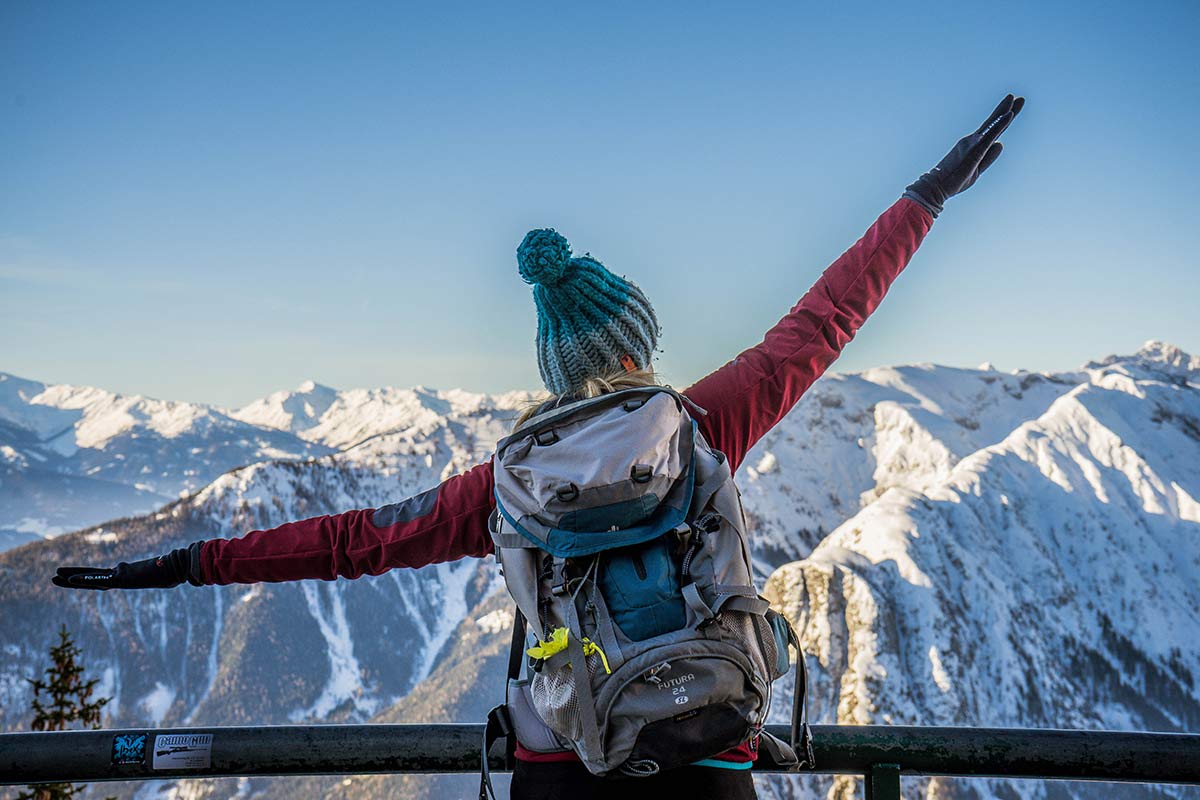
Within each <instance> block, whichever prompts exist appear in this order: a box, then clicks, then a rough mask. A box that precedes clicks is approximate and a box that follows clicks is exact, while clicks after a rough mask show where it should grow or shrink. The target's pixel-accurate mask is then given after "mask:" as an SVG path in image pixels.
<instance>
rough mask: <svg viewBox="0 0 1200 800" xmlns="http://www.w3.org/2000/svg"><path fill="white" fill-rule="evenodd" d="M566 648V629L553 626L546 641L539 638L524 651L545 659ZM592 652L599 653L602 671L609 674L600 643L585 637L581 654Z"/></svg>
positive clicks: (606, 659) (586, 654)
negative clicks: (602, 665)
mask: <svg viewBox="0 0 1200 800" xmlns="http://www.w3.org/2000/svg"><path fill="white" fill-rule="evenodd" d="M566 649H567V629H566V628H555V629H554V630H553V631H551V632H550V638H549V639H548V640H547V641H544V642H543V641H541V640H539V641H538V643H537V644H536V645H534V646H533V647H531V648H529V649H528V650H526V651H525V652H526V653H528V654H529V655H530V656H531V657H532V658H537V659H547V658H549V657H550V656H552V655H555V654H557V653H561V652H562V651H563V650H566ZM592 653H598V654H599V655H600V661H601V663H602V664H604V671H605V672H606V673H608V674H609V675H611V674H612V670H611V669H609V668H608V657H607V656H605V655H604V651H603V650H601V649H600V645H598V644H596V643H595V642H593V641H592V640H591V639H588V638H586V637H585V638H584V640H583V654H584V655H585V656H590V655H591V654H592Z"/></svg>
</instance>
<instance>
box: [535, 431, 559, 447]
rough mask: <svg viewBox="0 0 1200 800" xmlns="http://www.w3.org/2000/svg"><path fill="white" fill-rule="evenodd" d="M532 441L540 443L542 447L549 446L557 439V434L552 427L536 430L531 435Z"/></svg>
mask: <svg viewBox="0 0 1200 800" xmlns="http://www.w3.org/2000/svg"><path fill="white" fill-rule="evenodd" d="M533 441H534V443H535V444H538V445H541V446H542V447H549V446H550V445H552V444H554V443H555V442H557V441H558V434H557V433H555V431H554V429H553V428H551V429H549V430H544V431H538V432H537V433H535V434H534V435H533Z"/></svg>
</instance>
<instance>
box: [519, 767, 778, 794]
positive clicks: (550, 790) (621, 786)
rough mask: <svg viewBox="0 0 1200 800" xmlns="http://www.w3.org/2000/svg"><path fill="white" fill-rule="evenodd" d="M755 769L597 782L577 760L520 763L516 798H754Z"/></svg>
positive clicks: (693, 770) (695, 770) (682, 771)
mask: <svg viewBox="0 0 1200 800" xmlns="http://www.w3.org/2000/svg"><path fill="white" fill-rule="evenodd" d="M757 796H758V795H756V794H755V793H754V779H753V778H751V777H750V770H748V769H745V770H742V769H721V768H719V767H681V768H679V769H674V770H670V771H669V772H661V773H659V774H658V775H652V776H650V777H649V778H597V777H596V776H595V775H593V774H591V773H590V772H588V771H587V769H586V768H585V767H584V766H583V764H581V763H579V762H578V761H553V762H547V763H532V762H529V761H518V762H517V768H516V769H515V770H514V771H513V778H512V790H511V792H510V797H511V798H512V800H601V798H604V800H612V798H614V797H617V798H620V800H643V798H644V800H669V799H670V798H673V797H685V798H688V800H754V798H756V797H757Z"/></svg>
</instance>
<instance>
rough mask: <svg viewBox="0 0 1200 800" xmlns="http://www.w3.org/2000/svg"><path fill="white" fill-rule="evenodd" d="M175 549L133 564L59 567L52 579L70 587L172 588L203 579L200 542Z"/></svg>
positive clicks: (103, 588)
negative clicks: (99, 567)
mask: <svg viewBox="0 0 1200 800" xmlns="http://www.w3.org/2000/svg"><path fill="white" fill-rule="evenodd" d="M202 544H203V542H196V543H194V544H192V545H191V546H190V547H181V548H179V549H178V550H172V551H171V552H169V553H167V554H166V555H165V556H159V557H158V558H147V559H145V560H144V561H134V562H133V563H132V564H129V563H127V562H125V561H122V562H121V563H120V564H117V565H116V566H115V567H113V568H112V569H98V568H96V567H59V568H58V572H57V574H56V575H55V576H54V577H53V578H51V579H50V580H51V581H52V582H53V583H54V585H55V586H62V587H65V588H67V589H99V590H100V591H104V590H106V589H169V588H171V587H172V586H178V585H179V584H181V583H183V582H184V581H187V582H188V583H190V584H192V585H193V586H200V585H202V583H201V581H200V545H202Z"/></svg>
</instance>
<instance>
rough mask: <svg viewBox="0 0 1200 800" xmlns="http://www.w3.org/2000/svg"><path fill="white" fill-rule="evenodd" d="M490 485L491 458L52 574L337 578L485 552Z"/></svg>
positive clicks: (138, 582) (114, 580) (102, 581)
mask: <svg viewBox="0 0 1200 800" xmlns="http://www.w3.org/2000/svg"><path fill="white" fill-rule="evenodd" d="M492 486H493V482H492V464H491V461H490V460H489V461H488V462H487V463H484V464H480V465H478V466H476V467H473V468H472V469H470V470H468V471H467V472H464V473H462V474H461V475H455V476H454V477H452V478H448V479H447V480H445V481H443V482H442V483H441V484H440V485H439V486H437V487H436V488H434V489H430V490H429V491H427V492H423V493H421V494H419V495H416V496H415V497H410V498H409V499H407V500H405V501H403V502H401V503H395V504H392V505H387V506H383V507H382V508H376V509H363V510H359V511H347V512H346V513H344V514H333V515H330V516H325V517H314V518H312V519H305V520H300V521H299V522H289V523H286V524H284V525H280V526H279V527H277V528H272V529H271V530H265V531H251V532H250V533H247V534H246V535H245V536H242V537H240V538H237V539H209V540H207V541H204V542H197V543H195V544H193V545H192V546H190V547H187V548H181V549H179V550H174V551H172V552H171V553H168V554H167V555H165V556H161V557H159V558H156V559H146V560H144V561H136V562H133V563H132V564H127V563H121V564H118V565H117V566H116V567H113V568H111V569H98V568H93V567H60V568H59V570H58V574H57V575H55V576H54V578H53V579H52V580H53V581H54V583H55V584H57V585H58V586H64V587H68V588H73V589H148V588H167V587H171V586H178V585H179V584H181V583H183V582H184V581H187V582H188V583H191V584H193V585H202V584H227V583H260V582H278V581H296V580H303V579H305V578H317V579H321V580H333V579H335V578H337V577H343V578H357V577H359V576H361V575H378V574H380V573H382V572H386V571H387V570H389V569H393V568H395V567H422V566H425V565H426V564H436V563H439V562H442V561H454V560H455V559H459V558H463V557H464V556H477V557H482V556H485V555H487V554H488V553H490V552H492V541H491V537H490V535H489V534H488V530H487V519H488V515H489V514H490V513H491V510H492V508H493V506H494V504H495V501H494V499H493V494H492Z"/></svg>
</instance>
